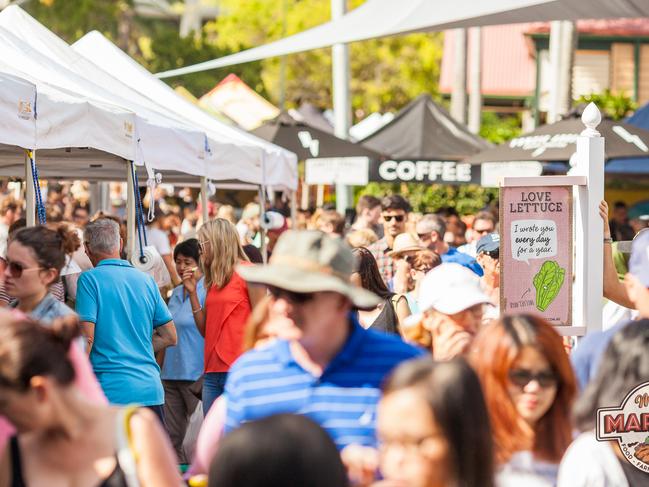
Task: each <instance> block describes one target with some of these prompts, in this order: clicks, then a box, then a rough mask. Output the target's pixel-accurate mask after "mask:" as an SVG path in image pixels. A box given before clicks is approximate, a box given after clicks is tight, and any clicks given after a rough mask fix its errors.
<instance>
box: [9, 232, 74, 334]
mask: <svg viewBox="0 0 649 487" xmlns="http://www.w3.org/2000/svg"><path fill="white" fill-rule="evenodd" d="M80 245H81V242H80V240H79V236H78V235H77V233H76V232H75V231H74V230H72V229H70V228H69V227H67V226H66V225H63V224H60V225H58V226H57V227H55V228H48V227H45V226H38V227H29V228H23V229H21V230H19V231H18V232H16V233H15V234H14V235H13V236H12V238H11V240H10V242H9V247H8V248H7V267H6V269H5V272H4V280H5V289H6V291H7V294H9V295H10V296H13V297H14V298H15V300H14V301H13V302H11V303H10V305H9V306H10V307H13V308H16V309H18V310H20V311H22V312H23V313H26V314H29V315H31V316H32V317H33V318H35V319H38V320H41V321H43V322H45V323H49V322H51V321H52V320H54V319H55V318H59V317H62V316H66V315H69V314H72V313H73V311H72V310H71V309H70V308H68V307H67V306H66V305H65V304H63V303H62V302H61V301H59V300H57V299H56V298H55V297H54V296H53V295H52V294H51V293H50V286H51V285H52V284H54V283H56V282H58V280H59V275H60V273H61V269H62V268H63V266H64V265H65V263H66V258H68V256H70V255H72V253H74V251H76V250H77V249H78V248H79V246H80Z"/></svg>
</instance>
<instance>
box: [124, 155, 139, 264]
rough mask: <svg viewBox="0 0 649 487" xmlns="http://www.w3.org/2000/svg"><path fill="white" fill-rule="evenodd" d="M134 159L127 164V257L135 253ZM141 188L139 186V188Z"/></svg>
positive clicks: (129, 257)
mask: <svg viewBox="0 0 649 487" xmlns="http://www.w3.org/2000/svg"><path fill="white" fill-rule="evenodd" d="M133 168H135V164H134V163H133V161H127V164H126V258H127V259H129V260H130V259H131V258H132V257H133V255H134V254H135V232H136V230H135V181H134V180H133V172H132V169H133ZM138 189H139V188H138Z"/></svg>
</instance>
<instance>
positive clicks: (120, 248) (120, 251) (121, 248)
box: [119, 237, 124, 254]
mask: <svg viewBox="0 0 649 487" xmlns="http://www.w3.org/2000/svg"><path fill="white" fill-rule="evenodd" d="M123 250H124V239H123V238H122V237H119V253H120V254H121V253H122V251H123Z"/></svg>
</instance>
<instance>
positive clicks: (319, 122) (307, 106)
mask: <svg viewBox="0 0 649 487" xmlns="http://www.w3.org/2000/svg"><path fill="white" fill-rule="evenodd" d="M291 115H292V116H293V117H294V118H296V119H297V120H300V121H301V122H304V123H305V124H307V125H309V126H311V127H314V128H317V129H320V130H323V131H325V132H327V133H328V134H333V133H334V126H333V125H332V124H331V122H330V121H329V120H327V117H325V116H324V114H323V113H322V110H320V109H319V108H318V107H317V106H315V105H314V104H312V103H309V102H304V103H302V104H301V105H300V107H299V108H298V109H297V110H291Z"/></svg>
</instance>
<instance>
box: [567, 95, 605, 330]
mask: <svg viewBox="0 0 649 487" xmlns="http://www.w3.org/2000/svg"><path fill="white" fill-rule="evenodd" d="M581 120H582V122H583V123H584V125H585V126H586V129H585V130H584V131H583V132H582V133H581V134H580V136H579V138H578V139H577V157H576V159H577V163H576V165H575V167H574V169H573V171H571V174H574V175H578V176H586V178H587V179H588V184H587V185H586V186H579V187H577V190H576V198H575V223H576V225H575V247H574V248H575V251H576V258H575V276H576V280H575V287H574V304H575V305H574V307H573V317H574V319H573V324H575V325H577V326H585V327H586V329H587V333H590V332H593V331H601V329H602V299H603V289H604V226H603V224H602V219H601V218H600V216H599V203H600V201H601V200H603V199H604V138H603V137H602V136H601V135H600V133H599V132H598V131H597V126H598V125H599V123H600V122H601V121H602V115H601V113H600V111H599V109H598V108H597V106H596V105H595V104H594V103H590V104H589V105H588V106H587V107H586V109H585V110H584V113H583V114H582V116H581Z"/></svg>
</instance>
